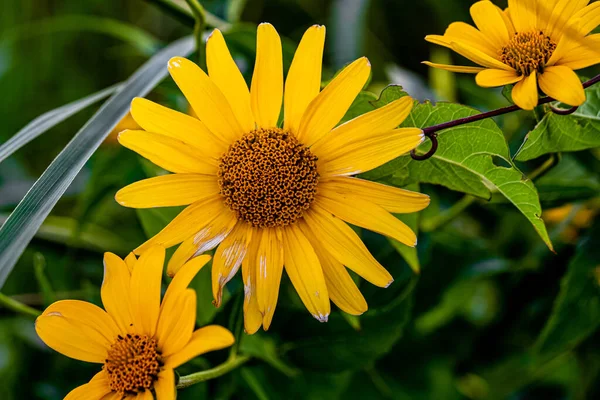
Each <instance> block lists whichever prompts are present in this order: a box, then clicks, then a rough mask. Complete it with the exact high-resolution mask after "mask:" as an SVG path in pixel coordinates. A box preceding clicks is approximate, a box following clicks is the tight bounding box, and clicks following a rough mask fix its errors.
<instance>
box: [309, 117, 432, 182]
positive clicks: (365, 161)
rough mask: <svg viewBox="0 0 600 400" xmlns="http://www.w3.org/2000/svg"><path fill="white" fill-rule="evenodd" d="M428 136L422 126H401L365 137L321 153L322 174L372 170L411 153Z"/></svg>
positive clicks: (323, 176) (354, 172)
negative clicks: (332, 152)
mask: <svg viewBox="0 0 600 400" xmlns="http://www.w3.org/2000/svg"><path fill="white" fill-rule="evenodd" d="M424 140H425V137H424V135H423V131H421V130H420V129H418V128H400V129H395V130H393V131H391V132H386V133H384V134H379V135H374V136H372V137H367V138H365V139H364V140H362V141H356V142H353V143H349V144H348V145H347V146H345V147H344V148H343V149H340V150H339V151H336V152H335V153H334V154H329V155H327V154H323V155H320V156H321V157H322V158H320V159H319V161H318V162H317V165H318V168H319V174H320V175H321V177H322V178H325V177H329V176H337V175H355V174H358V173H361V172H366V171H370V170H372V169H373V168H377V167H379V166H380V165H383V164H385V163H386V162H388V161H391V160H393V159H395V158H396V157H399V156H401V155H402V154H405V153H408V152H409V151H411V150H412V149H414V148H416V147H417V146H418V145H419V144H421V143H423V141H424ZM328 157H332V159H329V158H328ZM333 157H335V158H333Z"/></svg>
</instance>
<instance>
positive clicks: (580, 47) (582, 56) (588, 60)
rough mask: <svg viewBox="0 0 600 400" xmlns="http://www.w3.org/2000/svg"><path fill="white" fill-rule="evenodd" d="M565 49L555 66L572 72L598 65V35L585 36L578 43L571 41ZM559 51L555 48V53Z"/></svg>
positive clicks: (599, 43) (599, 47) (599, 45)
mask: <svg viewBox="0 0 600 400" xmlns="http://www.w3.org/2000/svg"><path fill="white" fill-rule="evenodd" d="M594 4H597V3H594ZM599 8H600V7H599ZM567 37H568V36H566V35H565V36H563V39H565V38H567ZM563 39H561V43H559V46H560V45H561V44H562V42H563V41H564V40H563ZM565 47H569V48H568V49H565V50H564V52H563V53H562V54H560V55H559V56H557V57H556V59H555V64H556V65H562V66H564V67H568V68H570V69H572V70H577V69H582V68H587V67H589V66H592V65H595V64H600V33H597V34H594V35H590V36H587V37H585V38H583V39H581V40H580V41H578V42H573V41H571V46H565ZM559 50H560V49H559V47H557V48H556V50H555V53H557V52H558V51H559ZM551 58H552V59H554V54H552V57H551ZM548 65H550V61H549V62H548Z"/></svg>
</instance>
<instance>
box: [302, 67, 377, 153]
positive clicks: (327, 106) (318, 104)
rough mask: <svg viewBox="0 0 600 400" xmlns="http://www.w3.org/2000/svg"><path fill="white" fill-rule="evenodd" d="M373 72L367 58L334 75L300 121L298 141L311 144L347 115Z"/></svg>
mask: <svg viewBox="0 0 600 400" xmlns="http://www.w3.org/2000/svg"><path fill="white" fill-rule="evenodd" d="M370 73H371V64H370V63H369V60H367V59H366V58H365V57H363V58H359V59H358V60H356V61H354V62H353V63H352V64H350V65H348V66H347V67H346V68H344V69H343V70H342V72H340V73H339V74H338V75H337V76H336V77H335V78H333V79H332V81H331V82H329V84H328V85H327V86H326V87H325V89H323V91H322V92H321V93H319V94H318V96H317V97H315V98H314V100H313V101H312V102H311V103H310V104H309V105H308V107H307V108H306V111H305V112H304V115H303V116H302V121H301V122H300V128H299V130H298V135H297V136H298V140H299V141H300V142H302V143H303V144H304V145H305V146H311V145H312V144H314V143H316V142H317V141H318V140H319V139H321V138H322V137H323V136H325V135H326V134H328V133H329V132H330V131H331V130H332V129H333V128H334V127H335V126H336V125H337V123H338V122H340V120H341V119H342V117H343V116H344V114H346V111H348V108H350V105H351V104H352V102H353V101H354V99H355V98H356V96H357V95H358V93H360V91H361V90H362V88H363V86H364V85H365V83H366V82H367V79H369V74H370Z"/></svg>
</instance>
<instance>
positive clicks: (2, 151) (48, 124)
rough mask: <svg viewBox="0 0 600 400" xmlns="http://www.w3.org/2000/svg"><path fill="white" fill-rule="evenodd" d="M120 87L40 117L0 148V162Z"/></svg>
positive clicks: (109, 89) (102, 91) (105, 90)
mask: <svg viewBox="0 0 600 400" xmlns="http://www.w3.org/2000/svg"><path fill="white" fill-rule="evenodd" d="M121 85H122V84H121V83H117V84H116V85H113V86H110V87H108V88H106V89H103V90H101V91H99V92H96V93H93V94H90V95H89V96H86V97H84V98H82V99H79V100H76V101H74V102H72V103H69V104H65V105H64V106H62V107H59V108H55V109H54V110H51V111H48V112H46V113H44V114H42V115H40V116H39V117H37V118H36V119H34V120H33V121H31V122H30V123H28V124H27V125H26V126H25V127H23V129H21V130H20V131H19V132H17V133H16V134H15V135H14V136H13V137H11V138H10V139H8V140H7V141H6V142H5V143H4V144H3V145H2V146H0V162H2V161H3V160H5V159H6V158H7V157H9V156H10V155H11V154H12V153H14V152H15V151H17V150H19V149H20V148H21V147H23V146H25V145H26V144H27V143H29V142H31V141H32V140H33V139H35V138H37V137H38V136H40V135H41V134H43V133H45V132H47V131H48V130H50V129H52V128H53V127H54V126H56V125H58V124H59V123H61V122H62V121H64V120H66V119H67V118H69V117H70V116H72V115H74V114H77V113H78V112H79V111H81V110H83V109H84V108H87V107H89V106H91V105H92V104H94V103H96V102H98V101H100V100H102V99H104V98H106V97H108V96H110V95H111V94H113V93H114V92H116V91H117V90H119V89H120V88H121Z"/></svg>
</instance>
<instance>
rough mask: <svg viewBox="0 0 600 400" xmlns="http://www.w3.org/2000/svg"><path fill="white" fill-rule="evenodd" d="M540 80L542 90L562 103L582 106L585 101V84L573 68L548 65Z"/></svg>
mask: <svg viewBox="0 0 600 400" xmlns="http://www.w3.org/2000/svg"><path fill="white" fill-rule="evenodd" d="M539 82H540V89H542V92H544V93H546V94H547V95H548V96H550V97H552V98H554V99H556V100H558V101H560V102H562V103H565V104H568V105H570V106H580V105H582V104H583V103H584V102H585V92H584V91H583V85H582V84H581V81H580V80H579V77H578V76H577V74H576V73H575V72H573V70H572V69H571V68H568V67H564V66H562V65H555V66H553V67H547V68H546V69H545V70H544V73H543V74H541V75H540V77H539Z"/></svg>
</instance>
